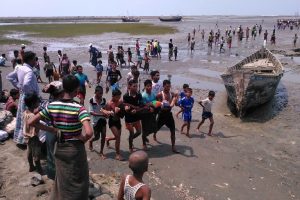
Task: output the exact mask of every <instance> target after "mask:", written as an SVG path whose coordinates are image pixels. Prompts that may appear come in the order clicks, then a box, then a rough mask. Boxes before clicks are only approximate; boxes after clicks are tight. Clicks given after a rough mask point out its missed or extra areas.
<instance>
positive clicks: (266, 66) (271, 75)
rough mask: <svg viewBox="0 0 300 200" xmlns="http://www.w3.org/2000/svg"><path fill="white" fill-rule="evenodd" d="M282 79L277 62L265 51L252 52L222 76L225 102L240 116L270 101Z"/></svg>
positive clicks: (280, 65)
mask: <svg viewBox="0 0 300 200" xmlns="http://www.w3.org/2000/svg"><path fill="white" fill-rule="evenodd" d="M282 76H283V67H282V64H281V63H280V61H279V60H278V59H277V58H276V57H275V56H274V55H273V54H272V53H271V52H270V51H269V50H268V49H266V48H262V49H261V50H259V51H257V52H255V53H254V54H252V55H251V56H249V57H247V58H245V59H244V60H242V61H241V62H239V63H238V64H236V65H234V66H233V67H230V68H228V69H227V70H226V72H225V73H224V74H222V75H221V77H222V79H223V82H224V85H225V88H226V91H227V94H228V101H229V102H228V103H229V104H231V105H234V109H235V111H236V113H237V114H238V116H240V117H243V116H244V115H245V114H246V112H247V110H249V108H253V107H256V106H259V105H261V104H264V103H266V102H268V101H270V100H271V99H272V98H273V96H274V94H275V91H276V88H277V86H278V83H279V81H280V79H281V77H282Z"/></svg>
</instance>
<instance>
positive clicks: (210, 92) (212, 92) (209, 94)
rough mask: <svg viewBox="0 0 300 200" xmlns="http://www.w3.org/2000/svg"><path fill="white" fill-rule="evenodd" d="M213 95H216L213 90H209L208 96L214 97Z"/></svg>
mask: <svg viewBox="0 0 300 200" xmlns="http://www.w3.org/2000/svg"><path fill="white" fill-rule="evenodd" d="M215 95H216V93H215V91H212V90H211V91H209V92H208V96H213V97H214V96H215Z"/></svg>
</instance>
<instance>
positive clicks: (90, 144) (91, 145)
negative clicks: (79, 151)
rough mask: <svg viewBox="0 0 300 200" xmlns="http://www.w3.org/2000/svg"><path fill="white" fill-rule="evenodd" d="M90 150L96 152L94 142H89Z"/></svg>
mask: <svg viewBox="0 0 300 200" xmlns="http://www.w3.org/2000/svg"><path fill="white" fill-rule="evenodd" d="M89 150H90V151H93V150H94V148H93V142H92V141H89Z"/></svg>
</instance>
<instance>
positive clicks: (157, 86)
mask: <svg viewBox="0 0 300 200" xmlns="http://www.w3.org/2000/svg"><path fill="white" fill-rule="evenodd" d="M150 76H151V79H152V92H153V93H154V94H155V95H157V94H158V93H159V92H161V91H162V90H163V83H162V81H161V80H159V77H160V74H159V71H157V70H155V71H152V72H151V73H150Z"/></svg>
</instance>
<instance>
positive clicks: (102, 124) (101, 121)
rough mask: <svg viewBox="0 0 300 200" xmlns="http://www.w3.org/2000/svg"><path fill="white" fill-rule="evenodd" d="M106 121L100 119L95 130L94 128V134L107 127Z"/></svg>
mask: <svg viewBox="0 0 300 200" xmlns="http://www.w3.org/2000/svg"><path fill="white" fill-rule="evenodd" d="M106 124H107V123H106V120H105V119H101V118H100V119H99V120H98V121H97V123H95V124H94V126H93V128H94V132H95V130H96V131H98V130H102V128H104V127H106Z"/></svg>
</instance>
